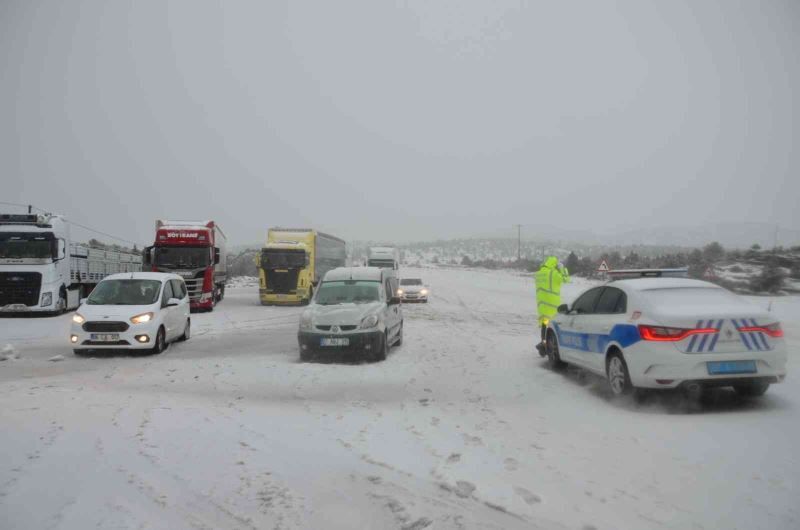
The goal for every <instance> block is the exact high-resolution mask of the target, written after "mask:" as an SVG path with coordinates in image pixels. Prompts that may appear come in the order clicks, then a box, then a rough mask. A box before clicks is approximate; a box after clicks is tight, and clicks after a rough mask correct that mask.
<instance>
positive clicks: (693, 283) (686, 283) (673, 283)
mask: <svg viewBox="0 0 800 530" xmlns="http://www.w3.org/2000/svg"><path fill="white" fill-rule="evenodd" d="M609 284H610V285H612V284H613V285H616V286H621V287H625V288H628V289H632V290H635V291H648V290H651V289H680V288H684V289H685V288H692V287H694V288H698V287H706V288H714V289H722V287H720V286H719V285H715V284H713V283H711V282H704V281H703V280H692V279H689V278H630V279H627V280H615V281H611V282H609Z"/></svg>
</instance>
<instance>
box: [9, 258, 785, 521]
mask: <svg viewBox="0 0 800 530" xmlns="http://www.w3.org/2000/svg"><path fill="white" fill-rule="evenodd" d="M420 274H421V275H422V276H423V277H424V278H425V280H426V281H427V282H428V283H429V284H430V285H431V287H432V289H433V295H432V299H431V303H430V304H428V305H416V306H415V305H410V306H409V305H406V306H404V310H405V314H406V337H405V339H406V340H405V343H404V345H403V346H402V347H400V348H397V349H395V350H393V352H392V353H391V355H390V357H389V359H388V360H387V361H385V362H383V363H378V364H364V365H340V364H301V363H298V362H297V348H296V339H295V333H296V327H297V317H298V314H299V312H300V310H299V309H297V308H265V307H261V306H259V305H257V293H256V289H255V288H254V287H249V288H234V289H230V290H229V291H228V296H227V298H226V300H225V301H224V302H223V303H222V304H221V305H220V306H218V308H217V310H215V311H214V312H213V313H210V314H200V315H193V318H194V321H193V330H194V336H193V337H192V339H191V340H190V341H189V342H188V343H181V344H177V345H173V346H172V347H170V348H169V350H167V351H166V352H165V353H164V354H162V355H160V356H157V357H135V356H127V355H120V356H112V357H102V358H76V357H74V356H73V355H72V354H71V352H70V350H69V348H67V347H65V340H66V337H67V331H68V327H69V319H70V315H65V316H62V317H57V318H45V319H41V318H40V319H7V318H6V319H0V346H2V345H4V344H7V343H10V344H12V345H13V346H14V347H15V348H16V349H17V351H18V352H19V353H20V358H19V359H16V360H8V361H5V362H2V363H0V403H1V404H2V408H0V439H2V452H1V453H0V455H1V456H0V527H2V528H3V529H39V528H63V529H72V528H88V527H91V528H104V529H106V528H126V529H127V528H131V529H133V528H155V529H183V528H189V529H195V528H196V529H220V528H226V529H227V528H241V529H262V528H323V527H324V528H342V529H356V528H364V529H372V528H403V529H422V528H498V529H505V528H508V529H512V528H546V529H551V528H553V529H558V528H570V529H576V530H588V529H593V528H594V529H597V530H602V529H650V528H675V529H684V528H698V529H700V528H709V529H710V528H726V529H734V528H741V529H757V528H765V529H767V528H769V529H796V528H799V527H800V509H798V505H797V495H798V494H797V492H798V491H800V457H798V456H797V455H798V453H797V445H798V442H800V383H798V381H800V377H798V373H799V372H800V366H798V362H797V360H796V352H797V349H798V346H800V301H798V300H797V299H796V298H794V299H791V298H784V299H779V300H777V301H776V303H775V307H774V310H775V311H776V312H777V313H778V314H779V315H780V317H781V318H782V319H783V320H784V327H785V329H786V332H787V337H788V340H789V342H790V345H791V346H792V351H791V354H790V365H789V370H790V377H789V379H788V381H787V382H786V383H785V384H782V385H776V386H774V387H773V388H771V389H770V391H769V392H768V393H767V395H766V396H765V397H764V398H763V399H761V400H758V401H750V402H746V401H740V400H738V399H737V398H736V397H735V395H734V394H733V393H732V392H727V391H720V392H718V393H716V394H715V399H714V400H713V401H712V402H710V403H709V404H707V405H706V406H705V407H704V408H703V410H699V411H698V410H692V409H691V407H688V408H687V406H686V404H685V403H683V402H682V401H681V400H680V399H679V398H678V397H677V396H675V395H665V396H656V397H653V398H651V399H650V400H649V401H647V402H646V403H644V404H640V405H637V404H635V403H633V402H631V401H611V400H610V399H609V398H608V395H607V394H606V392H605V391H604V390H603V387H602V385H601V384H599V383H597V382H596V381H594V380H591V379H590V380H586V379H585V378H582V377H580V374H577V373H575V372H570V373H567V374H558V373H554V372H551V371H549V370H547V369H546V368H545V367H544V364H543V362H542V361H541V360H540V359H539V358H538V356H536V357H535V356H534V355H533V354H532V348H533V340H534V339H533V337H534V335H535V334H536V330H535V329H534V316H533V315H534V312H535V303H534V295H533V287H532V284H531V281H530V279H526V278H523V277H520V276H514V275H511V274H504V273H488V272H474V271H451V270H425V271H421V272H420ZM581 287H582V285H580V284H578V285H570V286H567V293H566V295H565V298H567V299H569V298H571V297H572V296H574V294H575V293H576V292H577V291H578V290H579V289H580V288H581ZM757 303H768V301H767V300H766V299H762V300H758V301H757ZM57 354H64V355H65V359H64V360H63V361H60V362H49V361H48V359H49V358H51V357H53V356H55V355H57Z"/></svg>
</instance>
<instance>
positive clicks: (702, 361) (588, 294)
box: [546, 278, 787, 396]
mask: <svg viewBox="0 0 800 530" xmlns="http://www.w3.org/2000/svg"><path fill="white" fill-rule="evenodd" d="M546 351H547V357H548V361H549V364H550V365H551V366H552V367H554V368H557V367H560V366H563V364H564V363H568V364H573V365H576V366H579V367H581V368H584V369H586V370H588V371H590V372H594V373H596V374H598V375H600V376H603V377H605V378H606V379H607V380H608V383H609V387H610V388H611V391H612V392H613V393H614V394H616V395H618V394H626V393H630V392H631V391H633V390H634V389H636V388H678V387H680V388H682V389H684V390H686V391H687V392H688V393H690V394H691V395H694V396H699V395H700V393H702V391H703V389H704V388H706V387H710V386H730V387H733V388H734V389H735V390H736V392H737V393H739V394H741V395H744V396H760V395H762V394H764V392H766V391H767V388H769V385H770V384H772V383H780V382H781V381H783V379H784V378H785V376H786V362H787V349H786V342H785V341H784V339H783V331H782V330H781V326H780V323H779V322H778V320H777V318H776V317H775V315H773V314H772V313H770V312H768V311H766V310H764V309H761V308H760V307H758V306H755V305H753V304H751V303H750V302H748V301H747V300H745V299H744V298H742V297H740V296H738V295H735V294H733V293H732V292H730V291H728V290H726V289H723V288H721V287H719V286H717V285H714V284H712V283H708V282H704V281H699V280H690V279H683V278H636V279H626V280H617V281H612V282H609V283H607V284H606V285H603V286H600V287H593V288H591V289H589V290H587V291H585V292H584V293H582V294H581V295H580V296H579V297H578V298H577V299H576V300H575V302H574V303H573V304H572V306H569V307H567V306H566V305H562V306H561V307H560V308H559V313H558V314H557V315H556V316H554V317H553V318H552V319H551V320H550V322H549V323H548V329H547V335H546Z"/></svg>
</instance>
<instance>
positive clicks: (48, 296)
mask: <svg viewBox="0 0 800 530" xmlns="http://www.w3.org/2000/svg"><path fill="white" fill-rule="evenodd" d="M52 303H53V293H44V294H43V295H42V307H47V306H49V305H50V304H52Z"/></svg>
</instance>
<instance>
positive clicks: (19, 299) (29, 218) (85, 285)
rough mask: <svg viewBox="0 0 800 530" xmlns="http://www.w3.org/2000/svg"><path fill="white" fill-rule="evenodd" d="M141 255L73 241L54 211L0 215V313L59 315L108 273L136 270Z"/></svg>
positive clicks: (62, 221) (72, 305)
mask: <svg viewBox="0 0 800 530" xmlns="http://www.w3.org/2000/svg"><path fill="white" fill-rule="evenodd" d="M141 263H142V259H141V256H140V255H138V254H135V253H133V252H128V251H123V250H104V249H97V248H90V247H88V246H87V245H79V244H75V243H73V242H72V241H71V239H70V230H69V223H68V222H67V221H66V220H65V219H64V217H62V216H60V215H54V214H30V213H29V214H0V311H2V312H8V313H31V312H39V313H61V312H63V311H65V310H67V309H75V308H77V307H78V304H79V302H80V299H81V297H82V296H85V295H87V294H88V293H89V291H91V288H92V287H94V285H95V284H97V282H99V281H100V280H102V279H103V278H104V277H106V276H107V275H108V274H113V273H118V272H133V271H139V270H141Z"/></svg>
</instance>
